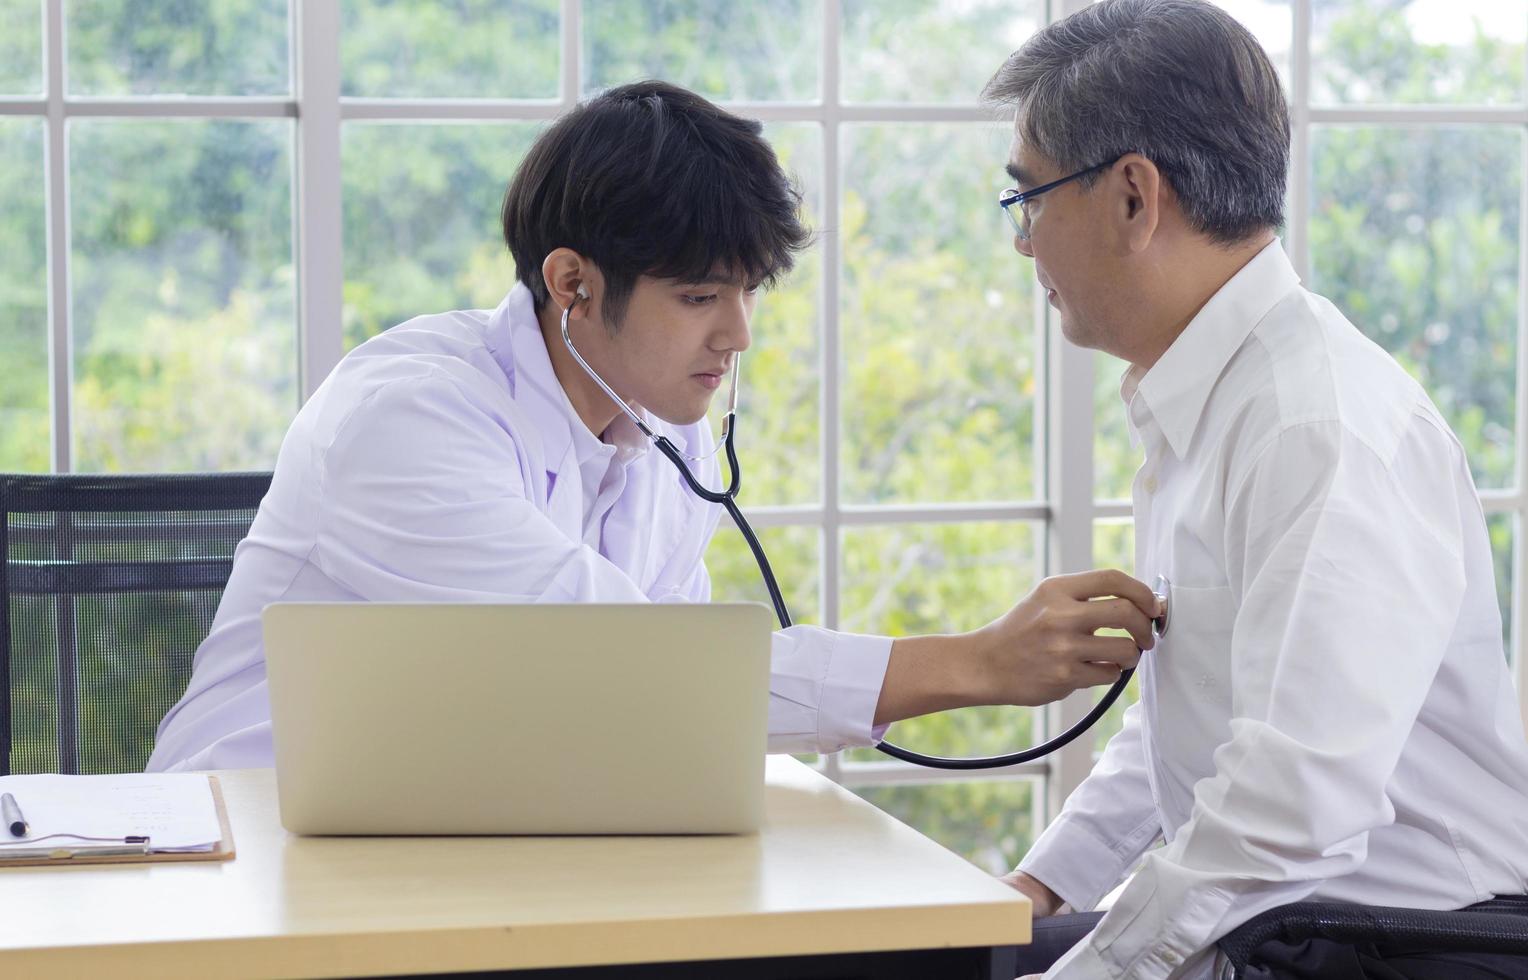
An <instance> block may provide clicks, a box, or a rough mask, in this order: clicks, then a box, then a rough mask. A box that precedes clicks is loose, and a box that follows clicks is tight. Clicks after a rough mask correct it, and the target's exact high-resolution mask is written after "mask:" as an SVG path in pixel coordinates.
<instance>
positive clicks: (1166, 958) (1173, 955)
mask: <svg viewBox="0 0 1528 980" xmlns="http://www.w3.org/2000/svg"><path fill="white" fill-rule="evenodd" d="M1162 962H1163V963H1166V964H1167V965H1168V966H1177V965H1178V964H1179V963H1182V962H1183V957H1181V956H1179V955H1178V952H1177V950H1172V949H1170V950H1168V951H1167V952H1165V953H1163V954H1162Z"/></svg>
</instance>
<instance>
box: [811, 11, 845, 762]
mask: <svg viewBox="0 0 1528 980" xmlns="http://www.w3.org/2000/svg"><path fill="white" fill-rule="evenodd" d="M842 13H843V12H842V10H841V9H840V6H839V0H823V4H822V106H823V113H822V227H823V228H824V229H827V230H826V231H825V233H824V234H823V244H822V309H821V311H820V314H819V317H818V321H817V323H818V330H819V331H820V333H819V347H820V354H819V356H820V358H821V360H820V361H819V362H818V363H819V365H820V366H819V374H820V376H821V378H822V392H821V398H820V399H819V401H820V402H821V404H820V406H819V411H820V412H821V413H822V419H821V430H822V435H821V439H822V446H821V454H822V487H821V492H822V548H821V554H822V571H821V575H820V576H819V577H820V579H821V581H822V616H823V623H824V624H825V625H826V626H827V627H828V628H829V629H838V625H839V621H840V618H841V612H840V610H839V602H840V595H839V581H838V579H839V575H840V574H841V569H842V566H843V558H842V554H841V551H842V539H841V536H840V534H839V526H840V525H839V505H840V501H839V496H838V483H839V445H840V439H839V425H840V414H841V413H840V411H839V379H840V376H839V319H840V317H839V314H840V308H839V295H840V288H839V285H840V284H839V281H838V280H839V276H840V274H841V272H842V269H843V255H844V252H843V247H844V243H843V238H842V237H841V236H840V235H839V234H838V228H839V226H840V221H839V203H840V200H841V198H842V191H843V180H842V178H841V175H840V171H839V168H840V163H839V161H840V150H841V149H842V147H841V145H840V143H841V140H840V128H839V117H840V113H841V112H842V109H843V106H842V104H841V95H840V86H839V77H838V66H839V52H838V46H839V43H840V38H841V36H842V31H843V21H842ZM841 767H842V763H841V761H840V760H839V757H838V755H837V753H832V754H829V755H826V756H824V757H823V772H824V773H826V774H827V776H828V778H830V779H834V780H837V779H839V778H840V775H841Z"/></svg>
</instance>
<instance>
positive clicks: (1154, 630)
mask: <svg viewBox="0 0 1528 980" xmlns="http://www.w3.org/2000/svg"><path fill="white" fill-rule="evenodd" d="M1151 591H1152V592H1154V593H1156V596H1157V598H1158V599H1161V600H1162V615H1160V616H1158V617H1157V618H1156V619H1153V620H1152V621H1151V635H1152V638H1153V639H1157V640H1160V639H1161V638H1162V637H1164V636H1166V635H1167V626H1168V624H1169V623H1170V622H1171V621H1172V614H1173V583H1172V582H1171V580H1169V579H1168V577H1167V576H1166V575H1158V576H1157V579H1156V581H1155V582H1153V583H1152V584H1151Z"/></svg>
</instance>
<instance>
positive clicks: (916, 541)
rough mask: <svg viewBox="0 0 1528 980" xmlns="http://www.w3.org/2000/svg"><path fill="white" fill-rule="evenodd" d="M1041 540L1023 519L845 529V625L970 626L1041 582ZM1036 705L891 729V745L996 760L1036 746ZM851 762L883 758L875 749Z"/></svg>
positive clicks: (897, 631) (890, 629)
mask: <svg viewBox="0 0 1528 980" xmlns="http://www.w3.org/2000/svg"><path fill="white" fill-rule="evenodd" d="M1039 540H1040V536H1039V534H1038V533H1037V529H1036V528H1035V527H1034V526H1032V525H1030V524H1025V523H1003V524H997V523H973V524H964V523H962V524H934V525H923V526H914V525H894V526H889V527H852V528H846V529H845V530H844V532H843V576H842V588H841V592H842V594H843V599H842V610H841V614H840V617H839V619H840V622H841V624H842V628H843V629H845V630H847V631H849V632H853V633H877V634H883V635H889V636H911V635H918V634H924V633H950V632H956V631H961V630H970V629H975V628H977V627H979V626H983V625H985V624H987V623H989V622H991V621H992V620H994V619H996V618H997V617H998V616H1001V615H1002V614H1003V613H1005V612H1007V611H1008V609H1009V608H1011V607H1012V606H1013V605H1014V604H1015V603H1017V602H1018V601H1019V600H1020V599H1022V598H1024V596H1025V595H1027V594H1028V593H1029V590H1030V589H1032V588H1033V587H1034V586H1035V583H1036V582H1038V581H1039V568H1040V555H1039V551H1038V548H1039ZM1035 722H1036V712H1035V711H1034V709H1032V708H1019V707H1008V706H992V707H983V708H965V709H962V710H959V711H946V712H943V713H940V714H934V715H924V716H922V717H920V718H909V719H908V720H906V721H900V722H897V723H896V724H895V725H892V726H891V728H890V729H889V730H888V731H887V733H886V738H887V739H889V740H890V741H892V742H894V743H896V744H898V745H904V746H906V747H907V748H910V749H913V750H915V751H919V752H928V753H933V754H938V755H994V754H997V753H1001V752H1014V751H1017V750H1019V749H1022V748H1026V747H1028V746H1030V745H1033V744H1034V742H1035V740H1034V736H1035ZM844 758H845V759H847V760H861V761H873V762H885V761H888V758H887V756H885V755H883V754H882V753H880V752H877V751H876V750H875V749H853V750H851V751H849V752H846V753H845V754H844Z"/></svg>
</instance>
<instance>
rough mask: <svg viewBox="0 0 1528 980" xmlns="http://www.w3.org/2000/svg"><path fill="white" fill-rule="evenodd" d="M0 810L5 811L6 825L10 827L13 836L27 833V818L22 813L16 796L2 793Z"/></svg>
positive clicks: (23, 835) (22, 835) (0, 794)
mask: <svg viewBox="0 0 1528 980" xmlns="http://www.w3.org/2000/svg"><path fill="white" fill-rule="evenodd" d="M0 811H3V814H4V817H5V825H6V826H7V827H9V828H10V831H11V836H12V837H25V836H26V835H27V818H26V817H23V816H22V815H21V807H19V806H17V805H16V797H14V796H12V795H11V794H9V793H0Z"/></svg>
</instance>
